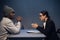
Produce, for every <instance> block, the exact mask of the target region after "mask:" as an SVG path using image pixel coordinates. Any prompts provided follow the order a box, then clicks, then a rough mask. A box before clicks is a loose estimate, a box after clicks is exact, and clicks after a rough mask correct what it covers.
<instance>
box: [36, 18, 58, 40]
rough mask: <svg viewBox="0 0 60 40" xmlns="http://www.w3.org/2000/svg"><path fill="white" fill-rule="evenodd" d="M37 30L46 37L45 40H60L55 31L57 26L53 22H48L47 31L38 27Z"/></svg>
mask: <svg viewBox="0 0 60 40" xmlns="http://www.w3.org/2000/svg"><path fill="white" fill-rule="evenodd" d="M37 29H38V30H39V31H40V32H42V33H43V34H45V35H46V38H45V40H58V36H57V34H56V30H55V24H54V22H53V21H52V20H50V19H48V20H47V22H46V28H45V29H43V28H42V27H40V26H38V27H37Z"/></svg>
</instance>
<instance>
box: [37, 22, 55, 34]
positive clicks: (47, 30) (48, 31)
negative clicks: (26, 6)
mask: <svg viewBox="0 0 60 40" xmlns="http://www.w3.org/2000/svg"><path fill="white" fill-rule="evenodd" d="M53 26H54V23H53V22H49V23H48V24H47V25H46V27H47V28H46V29H43V28H42V27H40V26H38V27H37V29H38V30H39V31H40V32H42V33H43V34H45V35H47V34H49V33H51V31H52V29H53Z"/></svg>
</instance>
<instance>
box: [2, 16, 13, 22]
mask: <svg viewBox="0 0 60 40" xmlns="http://www.w3.org/2000/svg"><path fill="white" fill-rule="evenodd" d="M9 22H12V20H10V19H9V18H6V17H3V19H2V21H1V23H9Z"/></svg>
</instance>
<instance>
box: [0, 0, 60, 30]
mask: <svg viewBox="0 0 60 40" xmlns="http://www.w3.org/2000/svg"><path fill="white" fill-rule="evenodd" d="M3 5H8V6H10V7H12V8H13V9H15V12H16V16H17V15H19V16H22V17H23V21H22V24H23V26H24V28H26V29H31V28H32V27H31V23H38V24H41V25H42V22H41V21H40V20H39V12H40V11H41V10H45V9H46V10H47V11H48V12H49V14H50V16H51V19H53V20H54V22H55V24H56V28H60V0H0V19H1V18H2V8H3Z"/></svg>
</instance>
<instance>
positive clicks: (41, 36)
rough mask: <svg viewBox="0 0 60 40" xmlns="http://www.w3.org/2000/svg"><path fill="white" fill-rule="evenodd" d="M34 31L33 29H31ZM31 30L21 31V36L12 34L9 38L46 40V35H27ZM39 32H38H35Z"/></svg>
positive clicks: (16, 39)
mask: <svg viewBox="0 0 60 40" xmlns="http://www.w3.org/2000/svg"><path fill="white" fill-rule="evenodd" d="M30 30H32V29H30ZM27 31H29V29H24V30H20V33H19V34H10V35H8V38H9V39H10V40H33V39H34V40H37V39H39V40H40V39H44V38H45V37H46V36H45V35H44V34H42V33H41V32H40V33H27ZM33 31H38V30H33Z"/></svg>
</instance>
